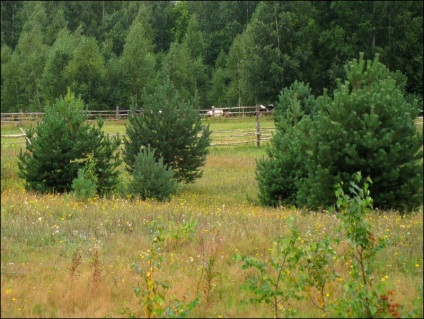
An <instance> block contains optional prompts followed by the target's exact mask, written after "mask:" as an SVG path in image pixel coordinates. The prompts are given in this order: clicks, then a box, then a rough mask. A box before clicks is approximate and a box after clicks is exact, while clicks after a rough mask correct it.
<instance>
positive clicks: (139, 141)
mask: <svg viewBox="0 0 424 319" xmlns="http://www.w3.org/2000/svg"><path fill="white" fill-rule="evenodd" d="M144 101H145V104H144V105H143V111H142V113H141V114H140V116H135V115H134V114H133V115H132V116H130V117H129V124H128V125H127V126H126V135H127V136H126V137H124V144H125V149H124V152H123V157H124V161H125V163H126V164H127V170H128V172H129V173H132V171H133V169H134V163H135V157H136V156H137V154H138V153H139V151H140V148H141V147H144V148H146V147H147V146H148V145H150V146H151V147H152V148H153V149H155V150H156V153H155V158H156V160H159V158H163V162H164V163H165V164H166V165H167V166H168V167H169V168H170V169H172V171H173V172H174V178H175V179H176V180H177V181H178V182H185V183H192V182H194V181H195V180H196V179H197V178H200V177H201V176H202V171H201V169H200V168H201V167H202V166H203V165H204V164H205V162H206V155H207V152H208V149H207V148H208V146H209V145H210V131H209V127H208V126H207V127H203V126H202V122H201V119H200V115H199V112H198V109H197V107H196V101H195V100H193V101H186V100H184V99H183V98H182V97H181V95H180V93H179V92H178V91H177V90H176V89H175V88H174V86H173V85H172V83H171V82H170V81H169V79H168V81H166V82H165V83H164V84H163V85H162V86H159V87H158V88H157V90H156V92H155V93H154V94H151V95H146V96H145V97H144Z"/></svg>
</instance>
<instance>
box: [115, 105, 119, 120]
mask: <svg viewBox="0 0 424 319" xmlns="http://www.w3.org/2000/svg"><path fill="white" fill-rule="evenodd" d="M115 119H116V120H119V105H117V106H116V116H115Z"/></svg>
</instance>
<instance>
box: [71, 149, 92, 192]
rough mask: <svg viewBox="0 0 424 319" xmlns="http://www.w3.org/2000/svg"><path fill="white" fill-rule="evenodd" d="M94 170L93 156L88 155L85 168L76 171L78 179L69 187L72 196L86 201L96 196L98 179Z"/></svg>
mask: <svg viewBox="0 0 424 319" xmlns="http://www.w3.org/2000/svg"><path fill="white" fill-rule="evenodd" d="M95 168H96V167H95V161H94V159H93V156H92V155H89V156H88V160H87V163H86V165H85V167H84V168H80V169H79V170H78V177H77V178H75V179H74V180H73V181H72V185H71V187H72V190H73V194H74V195H75V197H76V198H77V199H78V200H88V199H90V198H93V197H94V196H95V195H96V192H97V183H98V178H97V176H96V173H95Z"/></svg>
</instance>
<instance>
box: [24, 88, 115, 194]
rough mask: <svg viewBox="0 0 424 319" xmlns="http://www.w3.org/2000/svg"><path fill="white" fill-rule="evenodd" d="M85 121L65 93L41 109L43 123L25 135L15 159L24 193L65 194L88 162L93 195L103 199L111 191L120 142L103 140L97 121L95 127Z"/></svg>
mask: <svg viewBox="0 0 424 319" xmlns="http://www.w3.org/2000/svg"><path fill="white" fill-rule="evenodd" d="M86 120H87V115H86V113H85V112H84V104H83V102H82V100H81V99H76V98H75V96H74V94H73V93H71V92H70V90H69V89H68V93H67V95H66V96H65V97H64V98H60V99H58V100H57V101H56V103H55V104H53V105H51V106H47V107H46V108H45V113H44V115H43V120H42V121H41V122H39V123H37V126H36V127H35V128H34V127H31V128H30V129H29V130H28V131H27V136H28V139H27V142H26V150H25V151H22V149H21V151H20V153H19V155H18V168H19V173H18V174H19V176H20V177H21V178H23V179H24V180H25V188H26V189H27V190H34V191H38V192H43V193H44V192H59V193H62V192H68V191H70V190H71V187H72V182H73V180H74V179H75V178H77V176H78V170H79V169H83V168H85V166H86V165H87V164H88V163H90V162H91V161H92V162H94V164H90V165H93V167H92V169H91V170H92V171H93V174H94V175H95V176H96V181H97V183H96V184H97V193H98V194H100V195H103V194H106V193H109V192H111V191H112V190H113V189H114V188H115V186H116V185H117V183H118V178H119V172H118V171H117V170H116V168H117V167H118V166H119V165H120V163H121V160H120V159H119V157H118V156H119V154H118V153H117V152H116V151H117V148H118V147H119V145H120V140H119V139H118V138H114V139H109V138H107V137H106V136H105V134H104V132H103V131H102V130H101V128H102V126H103V122H102V121H101V120H99V121H98V122H97V127H96V126H94V125H91V124H89V123H88V122H87V121H86ZM89 158H91V161H89Z"/></svg>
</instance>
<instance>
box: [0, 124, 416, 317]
mask: <svg viewBox="0 0 424 319" xmlns="http://www.w3.org/2000/svg"><path fill="white" fill-rule="evenodd" d="M249 121H250V122H249ZM210 123H211V128H212V129H216V130H218V129H227V126H228V127H234V128H237V129H240V128H241V127H243V126H245V127H248V126H251V125H252V123H253V124H254V120H248V119H246V120H243V121H240V120H232V121H224V120H221V121H219V120H212V121H211V122H210ZM270 125H272V124H270ZM104 129H105V131H106V132H108V133H111V134H116V133H117V132H119V133H120V134H121V133H122V134H123V133H124V132H125V128H124V126H123V122H121V123H113V124H111V123H106V125H105V127H104ZM1 132H2V135H3V134H19V132H20V131H19V128H16V127H14V126H2V131H1ZM22 141H23V138H22V140H21V142H22ZM16 142H17V140H16V139H9V138H7V139H4V138H2V149H1V153H2V154H1V155H2V158H1V162H2V172H1V178H2V180H1V182H2V185H1V187H2V195H1V279H2V280H1V316H2V317H19V318H23V317H31V318H45V317H97V318H99V317H130V316H138V317H145V316H146V313H149V312H148V310H146V305H145V304H143V303H140V301H146V302H147V305H148V306H150V307H151V308H150V309H152V308H153V309H165V308H166V307H169V308H172V305H175V304H174V303H173V302H174V301H175V300H176V299H178V300H179V302H180V306H181V308H182V309H186V308H190V307H189V303H190V301H192V300H194V299H195V298H196V297H199V301H198V303H197V304H196V306H194V307H193V309H191V311H190V313H189V317H272V316H274V310H273V308H272V305H270V304H266V303H259V304H249V303H246V302H244V301H246V300H248V299H249V298H252V297H254V296H253V295H252V293H251V292H250V291H249V290H247V289H245V288H243V287H242V284H245V283H246V278H249V276H251V275H253V274H254V269H242V268H241V266H242V262H241V261H239V260H238V259H237V258H235V256H236V255H238V254H239V255H244V256H251V257H255V258H258V259H259V260H263V261H265V260H268V259H269V258H270V256H271V254H272V247H273V242H275V241H276V240H277V239H278V237H279V236H285V237H288V236H290V228H289V227H288V226H287V224H286V222H287V220H288V219H289V217H292V216H294V217H295V218H296V221H295V225H296V227H297V228H298V229H299V232H300V233H299V240H300V241H302V242H304V241H305V242H316V241H320V240H322V239H323V238H324V237H325V236H330V237H337V236H340V234H339V233H338V232H337V231H336V229H337V226H338V225H339V224H340V221H339V220H338V219H336V218H335V217H334V215H332V214H329V213H316V212H305V211H300V210H296V209H293V208H288V207H279V208H264V207H261V206H258V205H257V204H256V196H257V182H256V180H255V163H256V159H258V158H260V157H261V156H263V155H265V148H264V147H261V148H256V147H255V146H254V145H251V146H250V145H249V146H237V147H236V146H234V147H233V146H231V147H212V148H210V153H209V155H208V157H207V162H206V165H205V167H204V174H203V177H202V178H201V179H199V180H198V181H196V182H195V183H194V184H190V185H185V186H182V187H181V188H180V190H179V192H178V194H177V195H176V196H175V197H173V198H172V199H171V201H170V202H168V203H157V202H154V201H145V202H142V201H138V200H130V199H128V198H120V197H118V196H116V197H114V198H108V199H93V200H89V201H86V202H78V201H77V200H76V199H75V198H74V197H73V196H72V195H69V194H64V195H56V194H50V195H39V194H35V193H33V192H26V191H25V190H24V189H23V183H22V181H21V180H20V179H19V178H18V177H17V164H16V155H17V154H18V152H19V148H20V147H23V146H24V144H10V143H16ZM371 196H372V194H371ZM367 221H368V222H369V223H370V224H371V227H372V233H373V234H375V236H376V237H379V238H384V239H386V240H388V245H387V247H386V248H384V249H383V250H382V251H380V252H379V253H378V254H377V256H376V258H375V264H374V267H373V270H374V271H373V274H372V276H373V281H374V283H375V285H379V284H386V285H387V289H389V290H391V291H392V292H393V295H392V298H393V300H392V303H393V304H396V303H398V304H399V305H400V307H399V312H400V313H401V316H402V317H407V316H409V317H420V316H422V285H423V235H422V234H423V214H422V210H421V211H419V212H416V213H412V214H410V215H407V216H405V217H401V216H400V215H399V214H398V213H397V212H382V211H373V212H371V213H370V215H369V216H368V217H367ZM344 245H345V244H343V242H341V243H340V245H336V246H334V247H333V249H334V251H336V252H337V254H336V256H335V257H334V260H335V263H334V268H332V271H334V272H337V274H338V275H339V277H338V278H337V279H333V280H331V281H329V282H328V284H327V285H326V286H325V296H326V298H327V299H326V303H327V304H328V305H331V304H337V302H338V301H339V300H342V299H343V298H344V297H343V291H344V290H343V287H344V285H345V284H346V283H347V282H348V281H349V278H351V276H352V260H344V259H342V258H341V254H342V253H343V251H344V250H345V248H346V247H345V246H344ZM133 264H137V265H138V267H139V272H138V273H137V272H136V268H134V267H132V265H133ZM287 270H288V269H287ZM269 275H270V276H271V275H272V273H271V272H270V274H269ZM159 283H167V284H168V285H169V287H168V289H165V288H163V287H162V286H161V285H158V284H159ZM137 287H138V288H139V289H140V292H139V294H138V295H137V294H135V292H134V289H135V288H137ZM282 289H283V290H284V288H282ZM420 298H421V299H420ZM174 308H175V307H174ZM294 310H297V311H298V314H297V316H298V317H313V318H315V317H323V316H326V317H334V316H335V313H334V311H333V310H332V309H331V307H330V306H328V307H327V308H326V309H325V311H322V310H319V309H318V307H316V306H314V303H313V300H312V299H310V298H305V299H301V300H296V299H290V300H288V301H287V302H284V303H281V304H280V305H279V308H278V311H280V312H279V315H280V316H281V317H284V316H285V314H287V313H288V312H287V311H290V313H293V312H292V311H294ZM169 316H171V317H172V314H170V315H169ZM180 316H183V313H181V314H180ZM293 316H296V315H294V314H293ZM346 317H349V314H347V313H346Z"/></svg>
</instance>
